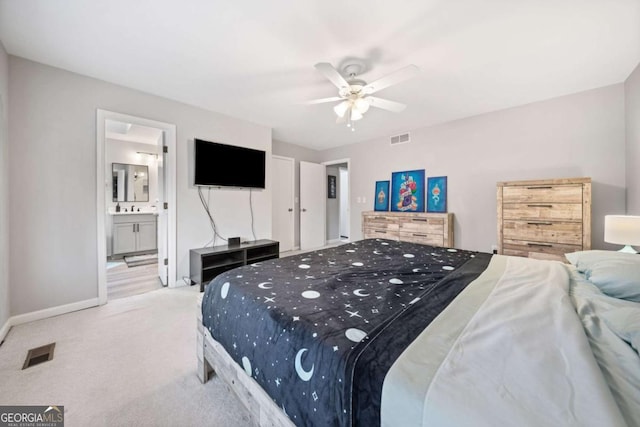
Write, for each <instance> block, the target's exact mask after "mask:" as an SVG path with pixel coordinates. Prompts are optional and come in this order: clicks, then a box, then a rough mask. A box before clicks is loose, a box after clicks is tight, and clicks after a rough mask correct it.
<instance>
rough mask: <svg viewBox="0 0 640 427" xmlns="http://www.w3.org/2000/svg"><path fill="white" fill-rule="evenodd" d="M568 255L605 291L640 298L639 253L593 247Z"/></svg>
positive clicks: (588, 278)
mask: <svg viewBox="0 0 640 427" xmlns="http://www.w3.org/2000/svg"><path fill="white" fill-rule="evenodd" d="M565 256H566V257H567V259H568V260H569V262H571V264H573V265H575V266H576V268H577V269H578V271H580V272H581V273H583V274H584V276H585V277H586V278H587V280H589V281H590V282H591V283H593V284H594V285H596V286H597V287H598V288H600V289H601V290H602V292H604V293H605V294H607V295H609V296H612V297H614V298H622V299H627V300H630V301H636V302H640V255H637V254H629V253H623V252H613V251H595V250H594V251H581V252H573V253H568V254H566V255H565Z"/></svg>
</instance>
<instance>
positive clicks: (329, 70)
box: [315, 62, 349, 89]
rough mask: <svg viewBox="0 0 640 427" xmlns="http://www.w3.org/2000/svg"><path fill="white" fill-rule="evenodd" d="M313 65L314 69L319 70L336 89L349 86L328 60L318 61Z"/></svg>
mask: <svg viewBox="0 0 640 427" xmlns="http://www.w3.org/2000/svg"><path fill="white" fill-rule="evenodd" d="M315 67H316V70H318V71H320V72H321V73H322V75H324V76H325V77H326V78H328V79H329V80H330V81H331V83H333V84H334V85H335V86H336V87H337V88H338V89H342V88H348V87H349V83H347V81H346V80H345V79H344V77H342V75H341V74H340V73H339V72H338V70H336V69H335V68H334V67H333V65H331V64H329V63H328V62H318V63H317V64H316V65H315Z"/></svg>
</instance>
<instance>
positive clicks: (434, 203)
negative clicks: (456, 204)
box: [427, 176, 447, 213]
mask: <svg viewBox="0 0 640 427" xmlns="http://www.w3.org/2000/svg"><path fill="white" fill-rule="evenodd" d="M446 211H447V177H446V176H434V177H429V179H427V212H434V213H444V212H446Z"/></svg>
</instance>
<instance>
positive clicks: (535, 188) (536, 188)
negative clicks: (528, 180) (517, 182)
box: [527, 185, 553, 190]
mask: <svg viewBox="0 0 640 427" xmlns="http://www.w3.org/2000/svg"><path fill="white" fill-rule="evenodd" d="M552 188H553V187H551V186H548V185H547V186H540V187H527V190H551V189H552Z"/></svg>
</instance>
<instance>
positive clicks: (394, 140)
mask: <svg viewBox="0 0 640 427" xmlns="http://www.w3.org/2000/svg"><path fill="white" fill-rule="evenodd" d="M409 141H411V137H410V136H409V132H407V133H403V134H402V135H395V136H392V137H391V145H395V144H403V143H405V142H409Z"/></svg>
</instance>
